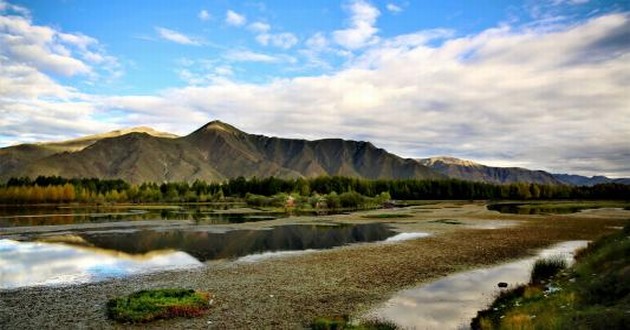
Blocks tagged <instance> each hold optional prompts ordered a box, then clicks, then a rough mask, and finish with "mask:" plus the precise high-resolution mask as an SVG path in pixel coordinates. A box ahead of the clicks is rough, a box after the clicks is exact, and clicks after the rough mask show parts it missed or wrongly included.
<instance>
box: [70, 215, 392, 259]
mask: <svg viewBox="0 0 630 330" xmlns="http://www.w3.org/2000/svg"><path fill="white" fill-rule="evenodd" d="M394 234H395V233H394V232H393V231H392V230H391V229H389V228H388V227H386V226H385V225H383V224H379V223H373V224H360V225H338V226H321V225H286V226H278V227H273V228H271V229H267V230H234V231H228V232H224V233H216V232H209V231H197V230H193V229H191V230H168V231H161V230H142V231H134V232H104V233H84V234H79V235H80V236H81V237H82V238H83V239H84V240H85V241H86V242H87V243H88V244H90V245H93V246H96V247H99V248H103V249H108V250H115V251H122V252H125V253H130V254H143V253H147V252H150V251H154V250H164V249H173V250H178V251H183V252H186V253H188V254H190V255H192V256H194V257H195V258H197V259H198V260H200V261H206V260H213V259H233V258H237V257H241V256H246V255H250V254H256V253H261V252H265V251H295V250H308V249H328V248H332V247H335V246H340V245H345V244H350V243H357V242H374V241H381V240H384V239H386V238H388V237H390V236H392V235H394Z"/></svg>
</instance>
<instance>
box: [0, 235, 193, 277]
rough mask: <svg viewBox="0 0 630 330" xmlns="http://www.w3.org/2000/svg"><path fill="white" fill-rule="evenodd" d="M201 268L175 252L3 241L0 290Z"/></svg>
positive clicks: (187, 257)
mask: <svg viewBox="0 0 630 330" xmlns="http://www.w3.org/2000/svg"><path fill="white" fill-rule="evenodd" d="M201 265H202V264H201V263H200V262H199V261H198V260H197V259H195V258H193V257H191V256H190V255H188V254H186V253H184V252H176V251H172V250H171V251H168V250H166V251H164V250H163V251H153V252H150V253H147V254H142V255H129V254H125V253H117V252H115V251H107V250H102V249H98V248H93V247H80V246H69V245H64V244H54V243H43V242H18V241H13V240H8V239H0V289H7V288H16V287H22V286H34V285H57V284H77V283H86V282H92V281H99V280H103V279H107V278H111V277H121V276H128V275H133V274H140V273H147V272H155V271H163V270H169V269H177V268H191V267H199V266H201Z"/></svg>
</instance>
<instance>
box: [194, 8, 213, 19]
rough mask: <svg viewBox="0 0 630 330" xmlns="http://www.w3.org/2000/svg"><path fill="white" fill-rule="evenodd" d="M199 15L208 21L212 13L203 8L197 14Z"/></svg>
mask: <svg viewBox="0 0 630 330" xmlns="http://www.w3.org/2000/svg"><path fill="white" fill-rule="evenodd" d="M197 17H199V19H200V20H202V21H207V20H209V19H210V18H211V16H210V13H208V11H207V10H205V9H202V10H201V11H200V12H199V14H197Z"/></svg>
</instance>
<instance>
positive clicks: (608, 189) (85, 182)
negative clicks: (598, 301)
mask: <svg viewBox="0 0 630 330" xmlns="http://www.w3.org/2000/svg"><path fill="white" fill-rule="evenodd" d="M274 196H275V197H276V200H277V199H281V200H282V199H286V197H287V196H293V197H292V198H301V199H304V198H310V199H311V200H312V201H317V200H323V201H327V202H328V204H332V205H329V206H335V205H337V204H340V203H341V201H342V200H345V201H346V202H347V203H345V204H356V203H361V202H362V201H367V200H370V199H373V198H378V199H379V200H382V199H385V198H387V199H394V200H431V199H454V200H489V199H490V200H550V199H555V200H561V199H600V200H604V199H605V200H630V185H623V184H615V183H608V184H599V185H595V186H592V187H587V186H582V187H577V186H568V185H541V184H533V183H514V184H505V185H498V184H489V183H483V182H473V181H462V180H453V179H449V180H365V179H358V178H349V177H337V176H333V177H328V176H326V177H317V178H309V179H304V178H298V179H288V180H287V179H279V178H275V177H268V178H256V177H253V178H249V179H246V178H244V177H238V178H234V179H230V180H227V181H225V182H221V183H208V182H204V181H200V180H196V181H194V182H192V183H188V182H163V183H154V182H147V183H143V184H140V185H133V184H130V183H127V182H125V181H123V180H120V179H115V180H108V179H96V178H81V179H79V178H73V179H67V178H62V177H58V176H39V177H37V178H35V179H31V178H28V177H22V178H11V179H9V180H8V181H7V182H5V183H3V184H1V185H0V203H4V204H37V203H72V202H81V203H105V202H110V203H114V202H128V203H156V202H212V201H221V200H225V199H226V198H229V199H244V200H246V201H248V202H249V203H250V204H254V205H260V206H264V205H266V204H277V203H275V202H274V199H273V198H274ZM278 196H280V197H278ZM337 199H339V201H337ZM353 199H354V201H352V200H353ZM342 204H343V203H342Z"/></svg>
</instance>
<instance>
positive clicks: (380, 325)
mask: <svg viewBox="0 0 630 330" xmlns="http://www.w3.org/2000/svg"><path fill="white" fill-rule="evenodd" d="M309 328H310V329H312V330H342V329H343V330H396V329H399V327H398V326H397V325H396V324H395V323H393V322H390V321H384V320H367V321H364V322H361V323H360V324H351V323H350V321H349V317H348V316H347V315H338V316H333V317H318V318H316V319H315V320H314V321H313V322H312V323H311V324H310V325H309Z"/></svg>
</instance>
